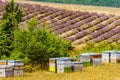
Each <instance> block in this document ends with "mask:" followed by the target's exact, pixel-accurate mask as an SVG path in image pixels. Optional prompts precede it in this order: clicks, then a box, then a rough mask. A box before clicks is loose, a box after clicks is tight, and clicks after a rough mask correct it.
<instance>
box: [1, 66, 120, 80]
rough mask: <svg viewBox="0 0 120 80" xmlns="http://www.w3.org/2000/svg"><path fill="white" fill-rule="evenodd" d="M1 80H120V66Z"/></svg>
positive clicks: (45, 72)
mask: <svg viewBox="0 0 120 80" xmlns="http://www.w3.org/2000/svg"><path fill="white" fill-rule="evenodd" d="M0 80H120V64H103V65H102V66H97V67H96V66H90V67H85V68H84V69H83V71H82V72H72V73H64V74H56V73H51V72H47V71H43V72H42V71H38V72H34V73H25V76H23V77H10V78H4V79H0Z"/></svg>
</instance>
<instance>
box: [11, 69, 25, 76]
mask: <svg viewBox="0 0 120 80" xmlns="http://www.w3.org/2000/svg"><path fill="white" fill-rule="evenodd" d="M13 73H14V76H23V75H24V72H23V70H22V69H14V70H13Z"/></svg>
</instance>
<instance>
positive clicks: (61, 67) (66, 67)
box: [57, 57, 73, 73]
mask: <svg viewBox="0 0 120 80" xmlns="http://www.w3.org/2000/svg"><path fill="white" fill-rule="evenodd" d="M72 61H73V59H72V58H69V57H61V58H59V59H58V60H57V73H64V72H72V63H71V62H72Z"/></svg>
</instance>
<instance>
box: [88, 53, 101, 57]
mask: <svg viewBox="0 0 120 80" xmlns="http://www.w3.org/2000/svg"><path fill="white" fill-rule="evenodd" d="M90 55H91V56H92V55H101V54H99V53H90Z"/></svg>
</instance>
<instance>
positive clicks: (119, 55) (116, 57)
mask: <svg viewBox="0 0 120 80" xmlns="http://www.w3.org/2000/svg"><path fill="white" fill-rule="evenodd" d="M111 63H120V52H116V53H114V54H111Z"/></svg>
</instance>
